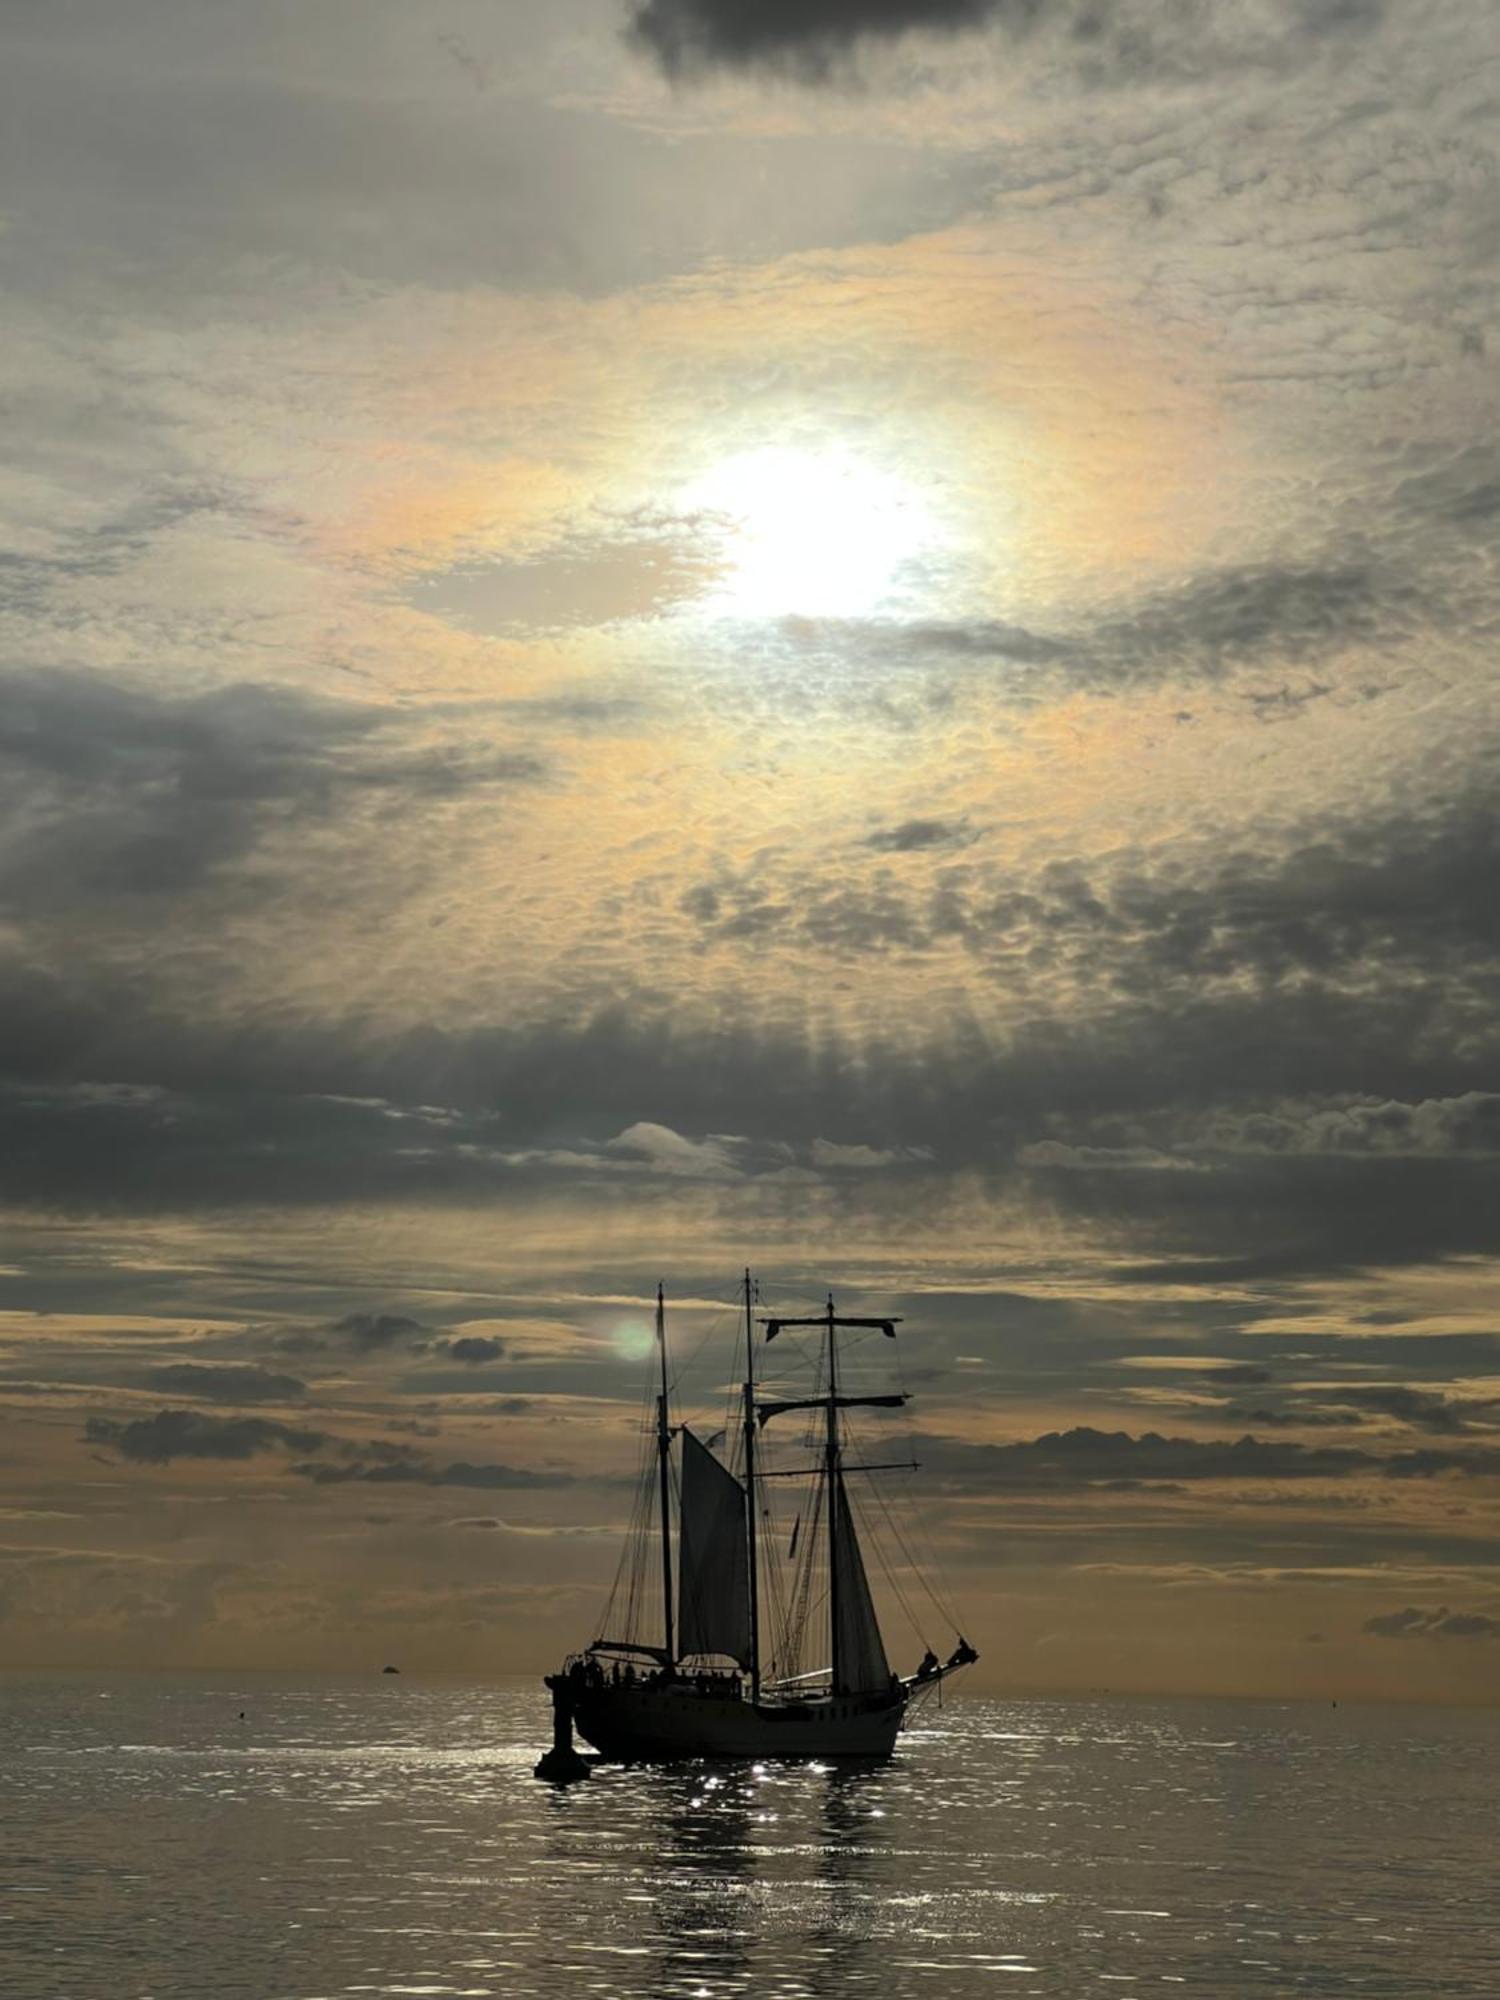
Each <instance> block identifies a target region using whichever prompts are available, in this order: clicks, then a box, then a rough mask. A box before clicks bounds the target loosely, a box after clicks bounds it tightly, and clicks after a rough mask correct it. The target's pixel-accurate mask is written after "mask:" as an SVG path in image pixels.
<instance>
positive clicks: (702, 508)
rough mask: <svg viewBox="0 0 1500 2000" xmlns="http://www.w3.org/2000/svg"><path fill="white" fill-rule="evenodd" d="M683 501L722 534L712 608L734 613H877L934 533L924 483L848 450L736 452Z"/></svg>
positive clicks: (819, 615) (793, 448) (763, 615)
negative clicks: (901, 575)
mask: <svg viewBox="0 0 1500 2000" xmlns="http://www.w3.org/2000/svg"><path fill="white" fill-rule="evenodd" d="M683 499H684V503H685V505H686V507H687V509H688V510H689V511H690V512H692V513H693V514H695V515H698V516H700V517H702V518H703V519H704V521H705V525H706V526H707V527H708V528H709V530H710V532H714V533H717V534H718V535H719V536H720V537H721V538H722V568H721V570H720V573H719V576H718V579H717V582H716V584H715V587H714V588H713V590H712V591H711V593H710V595H709V597H708V599H707V604H706V608H708V609H710V610H712V611H715V612H718V613H721V614H723V615H725V616H729V617H738V618H776V617H793V616H800V617H806V618H857V617H864V616H869V615H872V614H874V613H876V612H878V611H879V610H880V609H881V608H882V606H883V605H884V604H885V603H886V602H887V601H888V600H889V599H890V598H891V596H892V595H893V593H894V592H895V590H896V589H897V588H898V586H899V582H900V572H901V571H902V569H903V567H904V566H905V565H907V564H909V563H911V562H912V561H913V559H914V558H916V557H918V556H920V554H921V553H922V551H923V550H924V549H925V548H927V547H928V546H929V545H930V544H931V543H932V541H933V540H934V538H935V533H936V528H935V522H934V519H933V515H932V511H931V508H930V507H929V505H928V503H927V501H926V499H925V497H924V496H923V494H922V491H921V489H920V488H918V487H917V486H915V485H913V484H912V482H911V481H910V480H907V479H904V478H902V477H901V476H900V475H899V474H897V473H894V472H891V471H889V470H888V469H886V468H885V467H882V466H880V465H879V464H877V463H875V462H874V461H872V460H870V459H867V458H864V457H862V456H861V455H860V454H859V453H857V452H854V451H849V450H846V449H842V448H829V449H821V450H816V451H814V450H808V449H805V448H801V447H797V446H791V445H763V446H760V447H759V448H757V449H754V450H749V451H740V452H735V453H733V454H732V455H730V456H729V457H726V458H721V459H720V460H719V461H718V462H717V464H715V465H713V466H711V467H710V468H709V470H708V471H707V472H706V473H704V474H703V476H702V477H701V478H700V479H698V480H696V481H695V482H694V484H693V485H692V486H691V487H690V488H689V489H688V490H687V492H686V493H685V494H684V496H683Z"/></svg>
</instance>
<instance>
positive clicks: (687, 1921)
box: [654, 1764, 888, 2000]
mask: <svg viewBox="0 0 1500 2000" xmlns="http://www.w3.org/2000/svg"><path fill="white" fill-rule="evenodd" d="M887 1769H888V1767H886V1766H883V1765H850V1764H841V1765H838V1766H819V1765H810V1766H809V1765H802V1766H797V1765H787V1766H775V1765H766V1766H758V1767H756V1768H755V1769H753V1770H750V1769H746V1768H744V1767H735V1766H731V1765H724V1766H720V1767H717V1768H713V1767H700V1768H699V1769H697V1770H696V1771H694V1772H692V1773H691V1774H689V1773H686V1772H666V1771H658V1772H657V1773H656V1774H655V1776H656V1778H657V1780H658V1785H659V1790H658V1794H657V1796H658V1804H659V1811H658V1814H657V1816H656V1833H657V1846H656V1853H657V1856H658V1858H659V1862H660V1872H659V1875H658V1879H657V1892H656V1900H655V1906H654V1918H655V1928H656V1935H657V1947H658V1970H657V1978H656V1982H655V1990H656V1991H658V1992H660V1993H662V1994H664V1995H672V1996H677V1995H684V1996H690V2000H704V1996H705V1995H709V1994H713V1995H717V1994H720V1993H732V1992H738V1991H742V1990H746V1989H748V1987H749V1985H750V1973H751V1967H752V1963H754V1962H757V1961H758V1962H760V1963H761V1964H762V1965H763V1964H764V1955H763V1951H762V1950H761V1949H760V1947H763V1946H764V1944H765V1942H766V1940H767V1938H768V1936H769V1935H774V1936H775V1938H776V1944H777V1950H776V1957H777V1959H778V1960H779V1961H780V1962H782V1963H783V1964H785V1965H787V1967H788V1968H790V1967H793V1966H795V1967H796V1969H797V1970H796V1974H795V1977H794V1979H793V1980H792V1982H791V1983H789V1984H788V1985H787V1986H786V1988H785V1990H786V1991H787V1992H788V1993H790V1992H793V1991H796V1992H799V1993H802V1994H806V1995H812V1996H821V1995H824V1994H828V1995H833V1994H836V1993H837V1994H842V1993H849V1992H852V1991H857V1990H859V1988H860V1987H862V1986H863V1985H865V1984H866V1983H870V1982H873V1981H874V1980H875V1978H876V1977H877V1974H878V1953H877V1952H876V1949H875V1945H874V1934H875V1932H876V1931H877V1930H878V1929H879V1926H874V1925H872V1923H871V1914H872V1908H873V1906H874V1904H875V1903H876V1902H877V1901H878V1900H879V1892H878V1888H877V1880H876V1878H877V1871H878V1868H879V1865H880V1862H881V1858H882V1854H883V1847H884V1842H883V1824H884V1822H883V1814H882V1810H881V1808H880V1806H879V1804H878V1797H879V1791H880V1785H881V1781H882V1778H883V1777H884V1776H885V1775H886V1772H887ZM788 1817H792V1818H794V1819H795V1820H796V1822H797V1823H798V1826H797V1831H799V1832H800V1833H801V1835H802V1838H800V1839H798V1838H796V1837H795V1834H793V1837H792V1838H791V1839H788V1834H789V1833H791V1832H792V1829H790V1828H787V1827H786V1826H785V1821H786V1819H787V1818H788ZM767 1990H776V1991H779V1990H781V1989H780V1988H779V1987H775V1988H772V1989H767Z"/></svg>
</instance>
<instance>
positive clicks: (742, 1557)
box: [677, 1427, 879, 1667]
mask: <svg viewBox="0 0 1500 2000" xmlns="http://www.w3.org/2000/svg"><path fill="white" fill-rule="evenodd" d="M746 1519H747V1514H746V1507H745V1489H744V1487H743V1486H742V1485H741V1484H740V1482H739V1480H737V1479H736V1478H735V1477H734V1475H733V1473H731V1472H726V1471H725V1470H724V1467H723V1466H722V1465H720V1463H719V1461H718V1460H717V1459H716V1458H715V1457H714V1455H713V1453H712V1452H711V1451H709V1450H708V1449H707V1447H706V1446H704V1445H702V1444H700V1443H699V1442H698V1440H697V1438H695V1437H694V1436H693V1433H692V1432H691V1431H690V1430H688V1429H686V1428H685V1427H684V1429H683V1433H682V1535H681V1542H680V1546H679V1563H678V1572H679V1574H678V1596H677V1646H678V1651H679V1652H680V1653H681V1654H683V1655H684V1656H686V1655H688V1654H692V1653H725V1654H727V1655H728V1656H729V1658H730V1659H732V1660H738V1661H739V1663H740V1665H741V1666H742V1667H748V1666H749V1665H750V1575H749V1562H748V1548H747V1543H746ZM876 1643H877V1644H878V1643H879V1641H878V1639H877V1642H876Z"/></svg>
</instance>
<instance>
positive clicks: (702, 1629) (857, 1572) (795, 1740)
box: [537, 1271, 978, 1778]
mask: <svg viewBox="0 0 1500 2000" xmlns="http://www.w3.org/2000/svg"><path fill="white" fill-rule="evenodd" d="M756 1303H757V1295H756V1286H755V1283H754V1280H753V1279H752V1278H751V1276H750V1273H749V1272H748V1271H747V1272H746V1273H745V1279H744V1291H743V1333H742V1352H743V1355H744V1380H743V1384H742V1386H741V1387H740V1389H739V1391H738V1395H737V1399H736V1400H737V1405H738V1407H737V1408H736V1409H735V1411H734V1412H733V1421H731V1422H730V1423H729V1424H727V1425H726V1426H725V1429H724V1430H723V1431H720V1432H716V1433H712V1432H711V1433H709V1434H708V1435H707V1436H700V1435H699V1432H698V1431H696V1430H694V1429H692V1428H691V1427H690V1426H689V1425H688V1424H687V1423H685V1422H676V1421H674V1412H673V1407H672V1391H671V1369H670V1366H669V1358H668V1348H667V1322H666V1303H665V1298H664V1295H663V1292H662V1290H661V1288H660V1287H658V1290H657V1296H656V1354H657V1364H658V1365H657V1369H656V1371H654V1372H655V1374H656V1380H657V1386H656V1389H655V1395H654V1404H655V1408H654V1412H653V1413H652V1419H651V1422H650V1424H649V1427H648V1429H647V1436H648V1439H649V1445H650V1449H649V1451H648V1453H647V1455H646V1457H645V1458H644V1460H643V1464H642V1468H641V1479H640V1482H639V1485H638V1490H637V1497H636V1506H635V1510H634V1516H633V1519H632V1523H631V1529H630V1533H629V1535H628V1537H627V1541H626V1546H625V1550H624V1553H623V1555H622V1557H621V1561H620V1567H619V1571H618V1573H617V1576H616V1579H615V1586H614V1589H613V1591H612V1592H611V1595H610V1601H609V1607H608V1610H607V1612H606V1616H605V1621H604V1634H605V1636H602V1637H600V1638H598V1639H596V1640H594V1642H593V1643H592V1644H591V1645H589V1646H588V1647H586V1648H585V1649H584V1650H583V1651H582V1652H579V1653H576V1654H574V1655H573V1656H572V1657H571V1658H569V1659H568V1660H567V1661H566V1662H565V1663H564V1665H563V1667H562V1670H561V1671H560V1672H559V1673H556V1674H551V1675H549V1676H548V1677H547V1682H546V1685H547V1687H548V1688H549V1689H550V1691H551V1694H552V1703H553V1742H552V1747H551V1748H550V1749H549V1750H548V1751H547V1753H546V1754H545V1755H544V1756H543V1757H542V1759H541V1761H540V1763H539V1764H538V1765H537V1775H538V1776H539V1777H547V1778H570V1777H575V1776H579V1775H582V1774H583V1772H584V1771H586V1770H587V1769H588V1760H587V1759H586V1758H584V1757H583V1756H581V1755H580V1753H579V1752H578V1750H577V1749H576V1747H575V1745H574V1742H573V1734H574V1731H575V1729H576V1731H577V1733H578V1735H580V1736H582V1737H583V1738H584V1740H585V1741H586V1742H587V1743H589V1744H591V1745H592V1746H593V1747H594V1749H595V1750H596V1751H597V1752H598V1753H599V1755H600V1756H602V1757H604V1758H606V1759H609V1760H611V1761H620V1762H630V1761H639V1762H667V1761H677V1760H682V1759H690V1758H701V1757H709V1758H713V1757H724V1758H754V1759H764V1758H788V1757H790V1758H819V1759H822V1758H841V1757H842V1758H881V1757H888V1756H889V1755H890V1754H891V1751H892V1750H893V1748H894V1747H895V1742H896V1738H897V1735H898V1734H899V1732H900V1730H901V1728H902V1726H903V1724H904V1723H905V1721H906V1720H907V1717H908V1715H909V1714H910V1713H911V1711H912V1709H913V1706H914V1704H916V1703H917V1702H918V1701H920V1700H921V1699H922V1698H924V1697H926V1696H927V1695H930V1694H933V1693H935V1692H936V1691H937V1690H938V1689H939V1688H940V1687H941V1686H942V1684H943V1682H944V1681H945V1680H947V1679H948V1678H949V1677H950V1676H951V1675H953V1674H954V1673H956V1672H958V1671H959V1670H960V1669H961V1668H963V1667H966V1666H968V1665H970V1664H971V1662H973V1661H974V1660H975V1659H977V1658H978V1654H977V1653H976V1652H975V1650H974V1648H973V1647H972V1646H970V1645H969V1643H968V1641H967V1640H966V1639H964V1638H963V1636H962V1634H960V1633H959V1632H958V1630H957V1626H956V1624H955V1623H954V1621H953V1618H952V1614H951V1611H949V1610H947V1609H946V1607H945V1606H944V1603H943V1601H942V1599H941V1597H940V1595H939V1593H938V1590H937V1589H936V1587H935V1581H934V1579H933V1577H932V1576H931V1575H930V1574H928V1573H926V1572H924V1570H923V1568H922V1567H921V1566H920V1565H918V1564H916V1563H915V1562H914V1561H912V1560H911V1558H910V1554H909V1551H906V1554H907V1560H906V1562H905V1565H904V1575H905V1578H906V1582H907V1584H908V1585H909V1586H913V1587H914V1588H915V1589H916V1590H920V1592H921V1593H922V1594H923V1595H924V1596H925V1597H926V1599H927V1600H928V1603H929V1604H930V1606H931V1611H930V1613H929V1612H927V1611H926V1610H925V1608H924V1611H923V1613H921V1614H918V1613H916V1612H914V1611H913V1608H912V1603H911V1599H912V1595H913V1589H909V1588H903V1587H902V1584H901V1582H900V1579H899V1578H898V1576H897V1573H896V1572H895V1571H894V1570H893V1571H892V1572H891V1582H892V1586H893V1591H894V1592H895V1594H896V1595H897V1596H898V1597H899V1599H900V1601H901V1602H902V1604H903V1608H905V1609H906V1610H907V1612H908V1615H909V1616H910V1618H911V1622H912V1624H913V1625H914V1627H915V1628H916V1629H917V1631H918V1634H919V1637H918V1641H917V1643H919V1644H923V1645H924V1646H925V1651H924V1653H923V1656H922V1658H921V1660H920V1661H919V1663H918V1664H917V1665H916V1667H915V1668H914V1670H913V1671H912V1672H910V1673H907V1674H904V1675H903V1674H901V1673H899V1672H897V1671H895V1670H894V1669H893V1668H892V1666H891V1663H890V1660H889V1658H888V1655H887V1651H886V1643H885V1639H884V1636H883V1635H882V1632H881V1628H880V1621H879V1619H878V1617H877V1615H876V1609H875V1601H874V1598H873V1596H872V1594H871V1590H870V1582H869V1577H868V1575H867V1572H866V1567H865V1557H864V1552H863V1550H862V1547H861V1537H860V1532H859V1527H858V1525H857V1521H856V1516H857V1513H858V1512H859V1509H858V1508H857V1507H856V1506H855V1505H854V1504H851V1498H850V1484H849V1482H850V1480H851V1479H859V1480H861V1481H863V1480H864V1479H865V1478H870V1479H872V1480H876V1481H878V1479H879V1475H882V1474H887V1473H897V1472H910V1471H915V1470H916V1469H917V1468H916V1466H915V1465H914V1464H913V1463H912V1462H911V1461H908V1460H898V1461H892V1460H879V1459H871V1458H867V1457H863V1456H860V1455H855V1448H853V1447H852V1446H851V1442H850V1439H849V1435H848V1430H847V1416H846V1413H847V1412H848V1411H850V1410H855V1409H899V1408H900V1407H902V1406H903V1405H904V1404H905V1403H906V1402H907V1401H908V1397H907V1394H906V1392H905V1391H904V1390H901V1389H896V1390H892V1391H888V1392H884V1393H876V1394H858V1395H853V1394H850V1393H848V1391H847V1388H846V1386H845V1381H844V1379H843V1376H842V1375H841V1368H843V1367H845V1364H846V1360H847V1356H846V1354H845V1353H841V1344H842V1345H843V1346H845V1347H847V1345H848V1344H849V1343H850V1342H851V1341H853V1342H865V1341H868V1340H869V1339H871V1338H872V1337H875V1336H883V1337H884V1338H885V1339H889V1340H891V1341H892V1342H894V1341H895V1339H896V1328H897V1326H898V1325H899V1324H900V1322H899V1321H898V1320H895V1319H870V1318H862V1317H854V1318H852V1317H847V1316H842V1315H840V1314H839V1313H838V1312H837V1311H836V1310H835V1308H834V1302H833V1300H832V1298H831V1297H830V1298H829V1300H828V1303H827V1306H826V1308H825V1309H824V1311H823V1312H821V1313H818V1314H815V1315H813V1316H811V1317H806V1318H803V1317H780V1316H778V1317H769V1318H763V1319H760V1320H759V1321H757V1318H756V1310H755V1309H756ZM757 1326H758V1327H759V1329H760V1338H759V1339H757ZM787 1337H790V1339H789V1341H788V1344H789V1345H790V1344H792V1343H793V1342H795V1343H796V1344H797V1345H798V1346H799V1348H800V1352H799V1353H798V1355H797V1358H796V1362H795V1364H794V1366H793V1368H792V1370H791V1372H792V1374H793V1375H794V1377H795V1375H796V1373H797V1371H798V1369H800V1371H801V1373H802V1375H803V1376H804V1377H809V1376H810V1378H811V1379H810V1380H804V1381H803V1382H802V1383H801V1384H797V1383H796V1382H795V1381H794V1384H793V1388H794V1389H795V1388H796V1387H799V1386H800V1387H805V1388H807V1389H808V1391H809V1393H807V1394H805V1395H803V1394H798V1393H793V1392H790V1391H789V1392H787V1393H782V1394H776V1395H767V1394H764V1393H763V1392H762V1388H761V1384H760V1380H759V1378H760V1377H761V1376H763V1374H764V1373H765V1368H764V1365H762V1366H757V1363H758V1362H759V1363H761V1364H764V1363H765V1361H766V1359H767V1350H768V1349H769V1347H770V1345H771V1343H772V1342H773V1341H777V1340H781V1339H785V1338H787ZM779 1351H780V1352H784V1351H785V1350H779ZM845 1372H847V1370H846V1369H845ZM861 1372H866V1371H863V1370H862V1371H861ZM799 1414H800V1415H801V1416H802V1419H803V1428H804V1435H803V1438H802V1450H801V1452H800V1453H799V1456H801V1457H802V1458H803V1459H804V1460H805V1461H806V1462H805V1463H802V1464H799V1465H796V1466H792V1467H783V1466H781V1465H780V1464H779V1463H778V1464H774V1465H773V1464H772V1463H771V1462H770V1453H769V1451H768V1449H767V1445H768V1442H769V1441H768V1439H767V1436H766V1433H767V1427H768V1426H770V1425H772V1424H773V1423H777V1424H778V1428H781V1429H784V1428H786V1426H785V1425H784V1424H780V1423H779V1422H778V1420H784V1419H787V1418H794V1417H796V1416H797V1415H799ZM773 1435H774V1433H773ZM726 1444H727V1446H728V1449H727V1451H725V1449H724V1447H725V1445H726ZM721 1453H722V1455H721ZM773 1480H788V1481H798V1482H800V1483H801V1488H800V1490H801V1493H802V1496H803V1497H802V1504H801V1506H800V1507H799V1508H798V1510H797V1512H796V1514H795V1518H794V1519H793V1522H792V1525H791V1529H790V1534H789V1535H788V1534H787V1533H786V1531H785V1524H784V1521H782V1522H780V1523H778V1521H777V1519H776V1518H775V1517H774V1513H773V1509H772V1507H771V1506H770V1504H769V1500H768V1488H769V1483H770V1482H771V1481H773ZM866 1490H867V1492H869V1491H871V1490H873V1492H874V1495H875V1500H876V1504H877V1505H878V1506H879V1508H880V1510H881V1511H882V1513H883V1514H884V1515H885V1517H886V1519H887V1522H888V1525H889V1526H890V1528H891V1532H892V1535H893V1537H894V1538H896V1539H897V1540H898V1541H899V1542H901V1544H902V1546H903V1549H904V1548H905V1542H904V1537H902V1536H901V1534H900V1530H899V1527H898V1526H897V1525H896V1522H895V1519H894V1516H893V1515H892V1514H891V1512H890V1508H889V1503H888V1500H887V1498H886V1495H885V1493H884V1491H883V1487H882V1485H880V1484H877V1485H876V1486H875V1487H874V1488H873V1489H866ZM932 1616H936V1617H937V1618H939V1619H941V1620H942V1621H943V1624H944V1626H945V1628H946V1629H947V1630H948V1631H949V1633H950V1635H951V1637H952V1638H953V1639H954V1640H956V1644H954V1645H953V1646H952V1648H951V1650H948V1651H947V1652H946V1654H945V1656H943V1657H940V1656H939V1654H938V1653H937V1652H935V1651H934V1650H933V1648H932V1646H931V1644H930V1642H929V1641H928V1640H926V1638H925V1637H923V1636H922V1632H923V1627H924V1624H928V1621H929V1620H930V1618H931V1617H932ZM809 1660H811V1662H812V1664H810V1665H809V1664H807V1662H808V1661H809Z"/></svg>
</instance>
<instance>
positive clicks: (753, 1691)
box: [745, 1270, 760, 1701]
mask: <svg viewBox="0 0 1500 2000" xmlns="http://www.w3.org/2000/svg"><path fill="white" fill-rule="evenodd" d="M754 1294H755V1287H754V1284H753V1282H752V1280H751V1277H750V1273H749V1271H748V1270H747V1271H746V1273H745V1555H746V1559H747V1562H748V1565H749V1566H748V1569H747V1570H746V1575H747V1577H748V1579H749V1583H750V1699H751V1701H759V1700H760V1575H759V1570H758V1568H757V1564H756V1539H757V1537H756V1501H755V1320H754V1317H753V1312H754V1303H755V1297H754Z"/></svg>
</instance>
